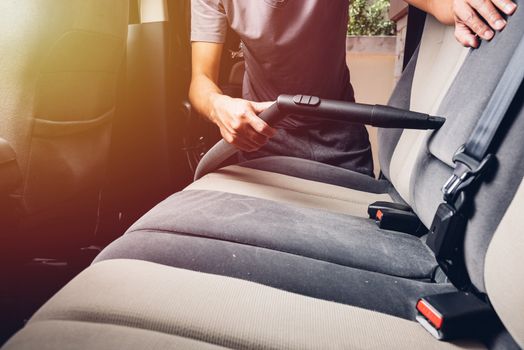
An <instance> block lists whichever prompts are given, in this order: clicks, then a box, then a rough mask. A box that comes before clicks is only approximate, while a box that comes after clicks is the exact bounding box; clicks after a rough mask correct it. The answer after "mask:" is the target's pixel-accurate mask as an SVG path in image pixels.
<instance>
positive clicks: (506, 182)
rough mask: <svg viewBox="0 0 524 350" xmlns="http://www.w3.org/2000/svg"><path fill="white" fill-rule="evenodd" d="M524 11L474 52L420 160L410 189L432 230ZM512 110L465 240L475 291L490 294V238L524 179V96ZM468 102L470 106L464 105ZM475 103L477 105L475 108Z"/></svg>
mask: <svg viewBox="0 0 524 350" xmlns="http://www.w3.org/2000/svg"><path fill="white" fill-rule="evenodd" d="M523 21H524V9H521V8H519V10H518V11H517V12H516V14H515V15H514V16H513V17H511V19H510V21H509V26H508V27H507V28H506V29H505V30H504V31H503V32H502V33H500V35H497V36H496V37H495V38H494V40H492V41H491V42H483V44H482V46H481V47H480V49H478V50H475V51H472V52H471V53H470V55H469V56H468V58H467V59H466V62H465V64H464V66H463V67H462V69H461V70H460V72H459V74H458V76H457V80H456V81H455V83H454V84H453V85H452V86H451V88H450V90H449V92H448V94H447V96H446V98H445V99H444V101H443V102H442V105H441V109H440V112H439V114H441V115H444V116H446V117H447V119H448V120H447V122H446V124H445V125H444V127H443V128H442V129H441V130H440V131H439V132H438V133H435V134H434V135H433V137H432V138H431V139H430V143H429V150H426V151H425V152H422V153H421V154H420V155H419V159H418V160H417V167H416V169H415V173H416V174H417V176H416V177H415V180H414V181H413V182H412V184H411V192H412V196H411V197H412V198H413V203H412V206H413V208H414V210H415V211H416V212H417V214H418V215H419V217H420V218H421V220H422V221H423V222H424V224H425V225H426V226H428V225H430V224H431V221H432V219H433V215H434V213H435V211H436V208H437V206H438V205H439V203H440V202H441V201H442V192H441V187H442V185H443V184H444V182H445V181H446V180H447V178H449V176H450V175H451V171H452V170H451V167H450V166H449V165H448V163H449V159H451V157H452V155H453V154H454V153H455V151H456V149H457V148H458V146H459V145H461V144H463V143H464V142H465V141H466V139H467V138H468V136H469V132H470V131H469V130H472V128H473V126H474V125H475V123H476V120H477V119H478V117H479V116H480V114H481V113H482V111H483V109H484V107H485V105H486V103H487V101H488V98H489V97H490V94H491V93H492V91H493V90H494V88H495V86H496V83H497V82H498V79H499V77H500V75H501V74H502V71H503V70H504V69H505V66H506V62H507V61H508V59H509V56H510V54H511V53H512V52H513V48H514V47H515V46H516V44H517V42H518V40H520V38H521V37H522V36H523V35H524V26H522V25H519V24H522V23H523ZM518 96H519V101H517V103H516V104H514V106H513V110H512V112H511V113H512V114H513V118H515V115H518V117H517V119H516V120H515V121H514V122H512V123H506V126H505V129H504V130H502V131H503V133H502V134H504V133H506V135H505V139H504V141H503V142H502V143H501V145H500V147H498V149H497V150H496V151H497V163H498V165H497V167H496V168H497V169H496V170H495V172H494V173H492V174H491V175H490V176H487V177H486V180H485V181H484V182H483V184H482V186H481V187H480V190H479V192H478V194H477V195H476V197H475V203H474V205H473V207H472V208H470V209H469V211H470V213H471V219H470V221H469V224H468V227H467V232H466V239H465V259H466V264H467V267H468V270H469V273H470V277H471V279H472V281H473V283H474V284H475V286H476V287H477V288H478V289H479V290H481V291H485V287H484V257H485V253H486V249H487V247H488V245H489V242H490V240H491V237H492V235H493V233H494V231H495V229H496V227H497V225H498V223H499V222H500V220H501V218H502V215H503V214H504V212H505V211H506V208H507V207H508V205H509V203H510V201H511V199H512V197H513V194H514V193H515V191H516V189H517V187H518V185H519V183H520V181H521V179H522V176H523V174H524V161H523V159H524V149H523V148H522V138H523V135H524V111H522V110H521V109H522V100H523V93H522V89H521V91H520V92H519V94H518ZM465 101H470V102H468V103H465ZM471 101H474V102H475V103H471Z"/></svg>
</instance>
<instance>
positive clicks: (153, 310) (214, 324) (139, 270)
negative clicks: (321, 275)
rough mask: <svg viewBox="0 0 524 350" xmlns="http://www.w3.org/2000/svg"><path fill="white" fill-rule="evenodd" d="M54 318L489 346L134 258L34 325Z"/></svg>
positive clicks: (190, 332)
mask: <svg viewBox="0 0 524 350" xmlns="http://www.w3.org/2000/svg"><path fill="white" fill-rule="evenodd" d="M48 320H70V321H80V322H93V323H98V324H112V325H120V326H127V327H134V328H141V329H145V330H150V331H156V332H161V333H164V334H167V335H177V336H182V337H186V338H190V339H195V340H200V341H204V342H207V343H211V344H217V345H220V346H225V347H230V348H235V349H320V348H322V349H375V348H376V349H383V348H388V349H412V348H424V349H462V348H465V349H473V348H475V349H478V348H483V347H482V346H480V345H479V344H476V343H473V342H468V341H462V342H456V343H446V342H439V341H437V340H435V339H434V338H432V337H431V336H430V335H429V334H428V333H427V332H426V331H425V330H424V329H423V328H422V327H420V326H419V325H418V324H417V323H415V322H410V321H407V320H402V319H399V318H396V317H391V316H388V315H383V314H380V313H376V312H373V311H369V310H363V309H359V308H355V307H351V306H346V305H340V304H336V303H332V302H327V301H322V300H317V299H313V298H308V297H304V296H300V295H296V294H291V293H288V292H284V291H280V290H276V289H273V288H268V287H266V286H262V285H260V284H256V283H251V282H246V281H242V280H238V279H233V278H226V277H221V276H216V275H209V274H203V273H195V272H192V271H187V270H181V269H174V268H170V267H166V266H161V265H157V264H151V263H146V262H140V261H131V260H120V261H106V262H102V263H98V264H95V265H94V266H91V267H90V268H88V269H87V270H86V271H84V272H83V273H82V274H80V276H78V277H77V278H75V280H73V281H72V282H71V283H69V284H68V285H67V286H66V287H64V288H63V289H62V290H61V291H60V292H59V293H58V294H57V295H55V297H54V298H53V299H51V300H50V301H49V302H48V303H47V304H46V305H45V306H44V307H42V308H41V309H40V310H39V311H38V312H37V313H36V314H35V315H34V316H33V318H32V319H31V320H30V321H29V325H30V326H31V325H34V324H38V323H39V322H46V321H48ZM54 335H55V336H56V337H57V338H59V339H60V337H62V336H61V334H60V333H54Z"/></svg>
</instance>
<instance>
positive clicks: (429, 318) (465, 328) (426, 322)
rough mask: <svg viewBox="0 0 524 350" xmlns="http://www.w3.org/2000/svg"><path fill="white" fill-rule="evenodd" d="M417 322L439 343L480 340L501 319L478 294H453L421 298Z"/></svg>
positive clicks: (418, 304) (417, 307) (417, 305)
mask: <svg viewBox="0 0 524 350" xmlns="http://www.w3.org/2000/svg"><path fill="white" fill-rule="evenodd" d="M416 309H417V316H416V320H417V322H418V323H420V324H421V325H422V326H423V327H424V328H425V329H426V330H427V331H428V332H429V333H430V334H431V335H433V336H434V337H435V338H437V339H439V340H451V339H460V338H467V337H471V336H478V335H479V334H483V332H486V331H489V330H490V329H491V328H492V327H493V324H494V322H496V320H497V318H496V316H495V312H494V311H493V309H492V308H491V306H490V305H489V304H488V303H486V302H484V301H482V300H480V299H479V298H478V297H476V296H475V295H474V294H471V293H465V292H451V293H445V294H436V295H430V296H426V297H423V298H420V299H419V300H418V302H417V304H416Z"/></svg>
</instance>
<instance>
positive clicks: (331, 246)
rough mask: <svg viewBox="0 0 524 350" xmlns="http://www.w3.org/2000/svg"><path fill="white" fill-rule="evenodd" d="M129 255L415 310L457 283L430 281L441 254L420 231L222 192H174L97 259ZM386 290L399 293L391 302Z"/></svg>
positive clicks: (402, 311) (403, 312) (398, 310)
mask: <svg viewBox="0 0 524 350" xmlns="http://www.w3.org/2000/svg"><path fill="white" fill-rule="evenodd" d="M172 208H177V210H176V211H173V210H172ZM267 218H271V220H270V221H268V220H267ZM406 257H408V258H406ZM122 258H124V259H126V258H133V259H141V260H146V261H152V262H156V263H161V264H165V265H168V266H174V267H181V268H187V269H192V270H196V271H204V272H208V273H216V274H221V275H226V276H232V277H238V278H243V279H247V280H250V281H255V282H259V283H262V284H266V285H270V286H273V287H277V288H281V289H284V290H288V291H293V292H296V293H301V294H304V295H309V296H313V297H317V298H322V299H326V300H335V301H338V302H341V303H347V304H351V305H358V306H362V307H366V308H370V309H374V310H380V311H382V312H385V313H389V314H393V315H397V316H400V317H404V318H408V319H412V318H413V317H414V309H413V304H414V303H415V301H416V299H417V297H419V296H420V295H421V294H431V293H437V292H443V291H450V290H454V288H453V287H452V286H451V285H449V284H435V283H429V280H430V277H431V275H432V274H433V271H434V269H435V268H436V263H435V259H434V258H433V256H432V254H431V253H430V251H429V250H428V248H427V247H426V246H425V245H424V244H423V242H422V241H421V240H420V239H418V238H415V237H412V236H409V235H404V234H399V233H395V232H389V231H380V230H378V229H377V227H376V225H375V224H374V223H373V222H372V221H371V220H367V219H360V218H353V217H351V216H345V215H340V214H334V213H329V212H322V211H319V210H313V209H305V208H296V207H293V206H289V205H285V204H281V203H275V202H272V201H265V200H261V199H256V198H251V197H245V196H238V195H233V194H228V193H220V192H207V191H186V192H182V193H179V194H176V195H173V196H172V197H170V198H169V199H168V200H166V201H165V202H163V203H161V204H160V205H159V206H157V207H156V208H154V209H153V210H152V211H151V212H150V213H149V214H148V215H146V216H145V217H144V218H142V219H141V220H139V221H138V222H137V223H136V224H135V225H133V227H132V228H130V230H129V231H128V232H127V233H126V234H125V235H124V236H123V237H121V238H119V239H118V240H117V241H115V242H113V243H112V244H110V245H109V246H108V247H107V248H106V249H104V250H103V252H102V253H101V254H100V255H99V256H98V257H97V259H96V260H95V263H96V262H100V261H103V260H108V259H122ZM360 269H362V270H360ZM373 271H380V272H382V273H376V272H373ZM398 276H402V277H404V278H399V277H398ZM406 277H407V278H411V279H413V280H409V279H406ZM377 291H380V293H378V292H377ZM384 294H385V295H388V298H390V299H391V300H395V302H394V303H383V296H384Z"/></svg>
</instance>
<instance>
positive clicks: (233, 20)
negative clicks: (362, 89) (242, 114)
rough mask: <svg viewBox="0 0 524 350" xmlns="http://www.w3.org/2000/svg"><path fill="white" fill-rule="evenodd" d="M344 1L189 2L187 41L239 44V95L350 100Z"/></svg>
mask: <svg viewBox="0 0 524 350" xmlns="http://www.w3.org/2000/svg"><path fill="white" fill-rule="evenodd" d="M348 9H349V1H348V0H192V29H191V40H192V41H203V42H213V43H223V42H224V41H225V39H226V32H227V27H228V26H230V27H231V28H232V29H233V30H234V31H235V32H236V33H238V35H239V36H240V38H241V40H242V42H243V50H244V58H245V62H246V74H245V76H244V84H243V89H244V90H243V94H244V98H245V99H248V100H252V101H272V100H275V99H276V98H277V97H278V95H279V94H307V95H315V96H320V97H322V98H329V99H337V100H346V101H352V100H353V89H352V87H351V85H350V82H349V71H348V69H347V66H346V41H345V38H346V32H347V23H348Z"/></svg>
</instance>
